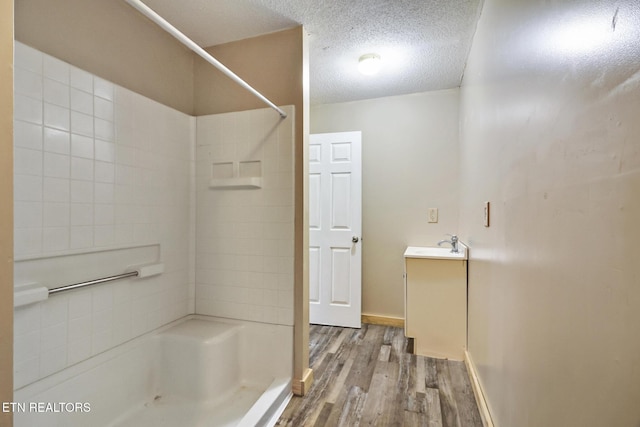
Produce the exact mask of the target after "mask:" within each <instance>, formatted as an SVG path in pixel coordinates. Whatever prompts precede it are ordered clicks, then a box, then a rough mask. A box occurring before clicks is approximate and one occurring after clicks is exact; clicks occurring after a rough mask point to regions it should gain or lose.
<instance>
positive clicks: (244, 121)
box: [196, 107, 294, 325]
mask: <svg viewBox="0 0 640 427" xmlns="http://www.w3.org/2000/svg"><path fill="white" fill-rule="evenodd" d="M286 111H287V114H288V117H287V118H286V119H284V120H283V119H280V117H279V116H278V114H277V113H275V112H274V111H273V110H271V109H260V110H252V111H243V112H236V113H226V114H216V115H210V116H201V117H198V118H197V122H196V135H197V137H196V141H197V147H196V172H197V230H198V233H197V237H196V253H197V256H196V294H197V299H196V313H198V314H207V315H212V316H220V317H227V318H233V319H242V320H252V321H258V322H265V323H274V324H281V325H293V245H294V241H293V233H294V223H293V221H294V201H293V200H294V194H293V182H294V181H293V150H294V146H293V131H294V129H293V126H294V121H293V115H294V109H293V107H287V108H286ZM256 160H258V161H261V163H262V164H261V167H262V175H263V186H262V188H260V189H210V188H209V181H210V179H211V175H212V164H213V163H217V162H238V161H256Z"/></svg>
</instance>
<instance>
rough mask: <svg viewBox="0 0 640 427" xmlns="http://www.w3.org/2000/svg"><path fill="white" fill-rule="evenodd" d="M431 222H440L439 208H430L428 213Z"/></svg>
mask: <svg viewBox="0 0 640 427" xmlns="http://www.w3.org/2000/svg"><path fill="white" fill-rule="evenodd" d="M427 217H428V218H429V222H438V208H429V210H428V211H427Z"/></svg>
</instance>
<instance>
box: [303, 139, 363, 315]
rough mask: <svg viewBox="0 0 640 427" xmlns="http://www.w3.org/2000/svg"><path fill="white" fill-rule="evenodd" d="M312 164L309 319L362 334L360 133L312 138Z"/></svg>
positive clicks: (310, 167) (310, 181)
mask: <svg viewBox="0 0 640 427" xmlns="http://www.w3.org/2000/svg"><path fill="white" fill-rule="evenodd" d="M309 159H310V161H309V274H310V277H309V319H310V321H311V323H319V324H324V325H335V326H349V327H357V328H359V327H360V317H361V307H360V306H361V300H362V295H361V292H362V291H361V288H362V284H361V278H362V271H361V269H362V267H361V265H362V251H361V245H362V243H361V238H360V235H361V233H362V218H361V217H362V200H361V199H362V165H361V134H360V132H344V133H331V134H315V135H311V138H310V147H309Z"/></svg>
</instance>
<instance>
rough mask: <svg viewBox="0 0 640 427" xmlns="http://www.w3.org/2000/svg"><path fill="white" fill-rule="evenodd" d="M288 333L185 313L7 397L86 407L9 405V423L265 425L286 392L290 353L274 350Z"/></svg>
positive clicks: (115, 426) (284, 399) (285, 342)
mask: <svg viewBox="0 0 640 427" xmlns="http://www.w3.org/2000/svg"><path fill="white" fill-rule="evenodd" d="M290 334H291V328H288V327H284V326H279V325H268V324H261V323H255V322H243V321H231V320H226V319H217V318H212V317H207V316H188V317H185V318H183V319H181V320H179V321H177V322H173V323H172V324H170V325H168V326H165V327H163V328H160V329H159V330H157V331H154V332H151V333H149V334H146V335H143V336H141V337H138V338H135V339H133V340H131V341H129V342H127V343H125V344H123V345H120V346H118V347H115V348H113V349H111V350H109V351H107V352H105V353H102V354H99V355H97V356H95V357H92V358H91V359H89V360H86V361H84V362H82V363H79V364H77V365H75V366H72V367H70V368H68V369H65V370H64V371H61V372H58V373H56V374H54V375H52V376H50V377H47V378H45V379H43V380H41V381H38V382H36V383H34V384H31V385H28V386H25V387H23V388H22V389H20V390H16V391H15V393H14V401H15V402H25V403H26V408H27V409H29V404H31V403H32V402H36V403H69V402H71V403H74V404H78V403H82V404H88V406H87V405H85V406H83V408H85V409H86V408H90V410H89V411H86V410H84V411H69V412H67V411H60V412H30V411H28V410H27V411H24V412H16V413H14V426H15V427H22V426H25V427H26V426H30V427H32V426H47V427H50V426H65V427H74V426H78V427H80V426H88V425H91V426H109V427H128V426H136V427H140V426H154V427H158V426H163V427H174V426H181V427H182V426H184V427H205V426H206V427H214V426H216V427H218V426H220V427H222V426H225V427H227V426H228V427H231V426H238V427H249V426H250V427H253V426H268V425H273V424H274V422H275V419H277V416H278V415H279V413H280V411H281V409H282V408H283V407H284V406H285V405H286V403H287V402H288V399H289V398H290V396H291V392H290V389H291V380H290V376H288V374H289V373H290V372H291V365H290V362H291V361H292V360H291V357H290V356H289V353H290V352H285V354H284V355H283V354H282V353H283V352H282V349H284V348H292V342H291V343H290V344H291V345H289V346H288V344H289V341H291V340H292V337H290V336H289V335H290ZM265 345H266V346H267V348H265ZM278 350H279V354H278ZM283 362H284V363H283ZM289 375H290V374H289ZM76 406H78V405H76ZM69 407H71V406H69Z"/></svg>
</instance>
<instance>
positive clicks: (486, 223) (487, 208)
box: [484, 202, 490, 227]
mask: <svg viewBox="0 0 640 427" xmlns="http://www.w3.org/2000/svg"><path fill="white" fill-rule="evenodd" d="M489 214H490V204H489V202H484V226H485V227H489Z"/></svg>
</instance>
